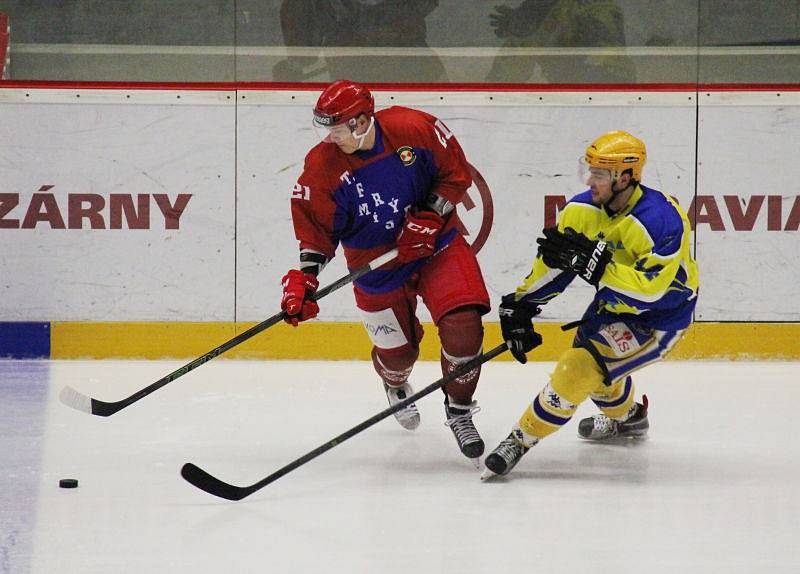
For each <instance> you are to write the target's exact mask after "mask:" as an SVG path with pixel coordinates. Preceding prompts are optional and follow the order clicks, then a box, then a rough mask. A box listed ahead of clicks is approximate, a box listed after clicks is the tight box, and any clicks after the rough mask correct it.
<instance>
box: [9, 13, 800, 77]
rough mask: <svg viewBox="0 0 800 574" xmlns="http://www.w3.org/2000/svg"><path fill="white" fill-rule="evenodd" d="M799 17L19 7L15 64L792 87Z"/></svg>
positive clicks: (799, 45)
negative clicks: (787, 84) (768, 84)
mask: <svg viewBox="0 0 800 574" xmlns="http://www.w3.org/2000/svg"><path fill="white" fill-rule="evenodd" d="M667 5H668V7H667ZM798 10H800V8H798V3H797V1H796V0H773V1H771V2H737V3H736V8H735V9H732V8H731V5H730V2H729V1H728V0H702V1H701V0H670V1H669V2H667V3H665V2H663V1H662V0H521V1H520V0H508V1H506V2H502V0H499V1H498V2H486V1H484V0H403V1H402V2H401V1H399V0H315V1H313V2H311V1H307V0H216V1H215V0H204V1H200V0H176V1H173V2H89V1H88V0H65V1H63V2H40V1H36V2H32V1H30V0H7V1H6V2H3V3H2V4H0V14H3V15H4V16H5V18H2V16H0V24H2V23H3V22H4V23H5V26H0V28H4V30H2V29H0V55H4V58H2V60H3V62H2V66H3V69H2V72H3V77H4V78H5V79H11V80H63V81H121V82H135V81H149V82H273V81H280V82H326V81H329V80H332V79H339V78H351V79H354V80H357V81H361V82H411V83H429V82H456V83H464V82H468V83H493V84H501V83H535V84H547V83H557V84H576V83H578V84H606V83H622V84H646V83H693V82H699V83H788V82H796V81H797V78H800V29H799V28H798V26H797V22H798V18H800V12H798ZM3 52H4V54H3Z"/></svg>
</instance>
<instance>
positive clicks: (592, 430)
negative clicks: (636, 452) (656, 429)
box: [578, 395, 650, 441]
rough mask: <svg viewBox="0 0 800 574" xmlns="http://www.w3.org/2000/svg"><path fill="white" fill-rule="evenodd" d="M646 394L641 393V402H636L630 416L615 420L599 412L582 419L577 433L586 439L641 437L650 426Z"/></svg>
mask: <svg viewBox="0 0 800 574" xmlns="http://www.w3.org/2000/svg"><path fill="white" fill-rule="evenodd" d="M647 405H648V401H647V395H642V402H641V403H636V404H635V405H634V408H635V409H636V410H635V411H634V412H633V415H631V417H630V418H629V419H628V420H626V421H624V422H621V421H617V420H614V419H612V418H609V417H607V416H606V415H604V414H602V413H600V414H596V415H593V416H591V417H587V418H585V419H583V420H582V421H581V422H580V423H579V424H578V435H579V436H580V437H581V438H584V439H586V440H596V441H603V440H609V439H614V438H642V437H644V436H645V435H646V434H647V429H649V428H650V422H649V421H648V420H647Z"/></svg>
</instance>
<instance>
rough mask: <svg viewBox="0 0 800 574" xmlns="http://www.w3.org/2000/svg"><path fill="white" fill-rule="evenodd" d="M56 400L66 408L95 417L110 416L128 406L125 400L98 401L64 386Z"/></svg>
mask: <svg viewBox="0 0 800 574" xmlns="http://www.w3.org/2000/svg"><path fill="white" fill-rule="evenodd" d="M58 399H59V400H60V401H61V402H62V403H64V404H65V405H67V406H68V407H71V408H73V409H75V410H78V411H83V412H85V413H89V414H90V415H96V416H98V417H108V416H111V415H113V414H114V413H115V412H117V411H118V410H120V409H121V408H123V407H125V406H127V404H128V402H127V401H125V400H122V401H117V402H115V403H107V402H105V401H99V400H97V399H93V398H91V397H87V396H86V395H84V394H83V393H81V392H80V391H76V390H75V389H73V388H72V387H70V386H66V387H64V388H63V389H61V392H60V393H59V394H58Z"/></svg>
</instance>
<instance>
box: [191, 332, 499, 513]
mask: <svg viewBox="0 0 800 574" xmlns="http://www.w3.org/2000/svg"><path fill="white" fill-rule="evenodd" d="M507 350H508V347H507V346H506V344H505V343H501V344H500V345H498V346H497V347H495V348H494V349H492V350H491V351H487V352H486V353H483V354H482V355H479V356H477V357H475V358H474V359H472V360H471V361H468V362H466V363H464V364H463V365H460V366H459V367H458V368H456V369H454V370H453V371H452V372H450V373H448V374H447V376H445V377H442V378H441V379H439V380H438V381H436V382H435V383H431V384H430V385H428V386H427V387H425V388H424V389H422V390H421V391H419V392H418V393H414V394H413V395H411V396H410V397H408V398H406V399H404V400H402V401H400V402H399V403H397V404H395V405H393V406H391V407H389V408H387V409H385V410H383V411H381V412H379V413H378V414H376V415H374V416H372V417H370V418H368V419H367V420H365V421H364V422H362V423H361V424H359V425H356V426H354V427H353V428H351V429H350V430H348V431H346V432H343V433H342V434H340V435H339V436H337V437H336V438H333V439H331V440H329V441H328V442H326V443H325V444H323V445H321V446H318V447H317V448H315V449H314V450H312V451H310V452H308V453H306V454H304V455H303V456H301V457H300V458H298V459H297V460H295V461H293V462H290V463H289V464H287V465H286V466H284V467H283V468H281V469H279V470H276V471H275V472H273V473H272V474H270V475H269V476H267V477H266V478H263V479H262V480H259V481H258V482H256V483H255V484H251V485H250V486H234V485H233V484H228V483H227V482H223V481H221V480H220V479H218V478H216V477H215V476H212V475H210V474H209V473H207V472H206V471H205V470H203V469H202V468H200V467H199V466H197V465H194V464H192V463H191V462H187V463H186V464H184V465H183V468H181V476H182V477H183V478H184V479H186V480H187V481H188V482H190V483H191V484H193V485H194V486H196V487H197V488H199V489H200V490H205V491H206V492H207V493H209V494H213V495H214V496H218V497H220V498H225V499H227V500H241V499H243V498H244V497H246V496H250V495H251V494H253V493H254V492H256V491H258V490H261V489H262V488H264V487H265V486H267V485H268V484H270V483H271V482H274V481H276V480H278V479H279V478H280V477H282V476H284V475H285V474H288V473H290V472H292V471H293V470H294V469H296V468H298V467H300V466H303V465H304V464H305V463H307V462H309V461H311V460H313V459H315V458H317V457H318V456H319V455H321V454H322V453H324V452H326V451H328V450H330V449H332V448H333V447H335V446H337V445H339V444H341V443H343V442H344V441H346V440H347V439H349V438H352V437H354V436H355V435H357V434H358V433H360V432H361V431H363V430H366V429H368V428H369V427H371V426H372V425H374V424H375V423H377V422H379V421H382V420H383V419H385V418H386V417H388V416H391V415H393V414H394V413H396V412H397V411H399V410H402V409H404V408H405V407H406V406H407V405H409V404H410V403H413V402H415V401H418V400H419V399H421V398H422V397H424V396H426V395H429V394H431V393H432V392H433V391H435V390H436V389H438V388H440V387H442V386H444V385H446V384H447V383H449V382H450V381H452V380H454V379H457V378H458V377H460V376H462V375H464V374H466V373H468V372H469V371H471V370H472V369H474V368H475V367H477V366H479V365H482V364H483V363H485V362H487V361H490V360H492V359H494V358H495V357H496V356H498V355H500V354H501V353H503V352H504V351H507Z"/></svg>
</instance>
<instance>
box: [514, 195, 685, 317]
mask: <svg viewBox="0 0 800 574" xmlns="http://www.w3.org/2000/svg"><path fill="white" fill-rule="evenodd" d="M567 227H571V228H572V229H574V230H575V231H578V232H580V233H583V234H584V235H586V236H587V237H588V238H589V239H591V240H593V241H594V240H598V239H603V240H605V241H607V242H608V247H609V250H610V251H611V253H612V256H613V258H612V260H611V262H610V263H609V264H608V266H607V267H606V269H605V272H604V273H603V276H602V278H601V279H600V283H599V285H598V290H597V294H596V295H595V298H594V302H593V305H591V306H590V307H589V310H588V311H587V316H597V317H598V318H599V319H600V320H601V321H602V320H603V317H604V316H607V315H608V314H612V315H624V316H626V317H628V318H633V317H632V316H636V318H635V320H636V322H638V323H641V324H643V325H645V326H647V327H650V328H653V329H658V330H663V331H671V330H679V329H685V328H686V327H688V326H689V324H690V323H691V322H692V313H693V311H694V306H695V303H696V301H697V291H698V285H699V277H698V271H697V264H696V262H695V260H694V259H693V258H692V254H691V227H690V224H689V219H688V217H687V216H686V213H685V212H684V211H683V210H682V209H681V207H680V206H679V205H678V204H677V203H676V202H675V201H674V200H673V199H672V198H670V197H667V196H666V195H665V194H663V193H661V192H660V191H657V190H654V189H651V188H648V187H645V186H643V185H638V186H637V187H636V188H635V189H634V191H633V194H632V195H631V198H630V200H629V201H628V204H627V205H626V206H625V207H624V208H623V209H621V210H620V211H618V212H617V213H609V212H608V211H607V210H606V209H605V208H604V207H602V206H597V205H594V204H593V203H592V195H591V191H589V190H587V191H585V192H583V193H580V194H578V195H576V196H575V197H573V198H572V199H571V200H570V201H569V202H568V203H567V204H566V206H564V209H563V210H562V211H561V213H560V215H559V219H558V229H559V230H560V231H564V229H566V228H567ZM574 278H575V273H574V272H572V271H562V270H560V269H551V268H550V267H548V266H547V265H545V263H544V261H542V258H541V256H537V258H536V260H535V261H534V263H533V269H532V270H531V272H530V274H529V275H528V276H527V277H526V278H525V280H524V281H523V283H522V284H521V285H520V286H519V287H517V290H516V298H517V299H518V300H524V301H527V302H530V303H534V304H536V305H543V304H545V303H547V302H548V301H549V300H550V299H552V298H553V297H555V296H557V295H558V294H559V293H561V292H562V291H563V290H564V289H565V288H566V287H567V285H569V284H570V283H571V282H572V280H573V279H574ZM587 316H585V317H584V318H585V319H586V318H588V317H587Z"/></svg>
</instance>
